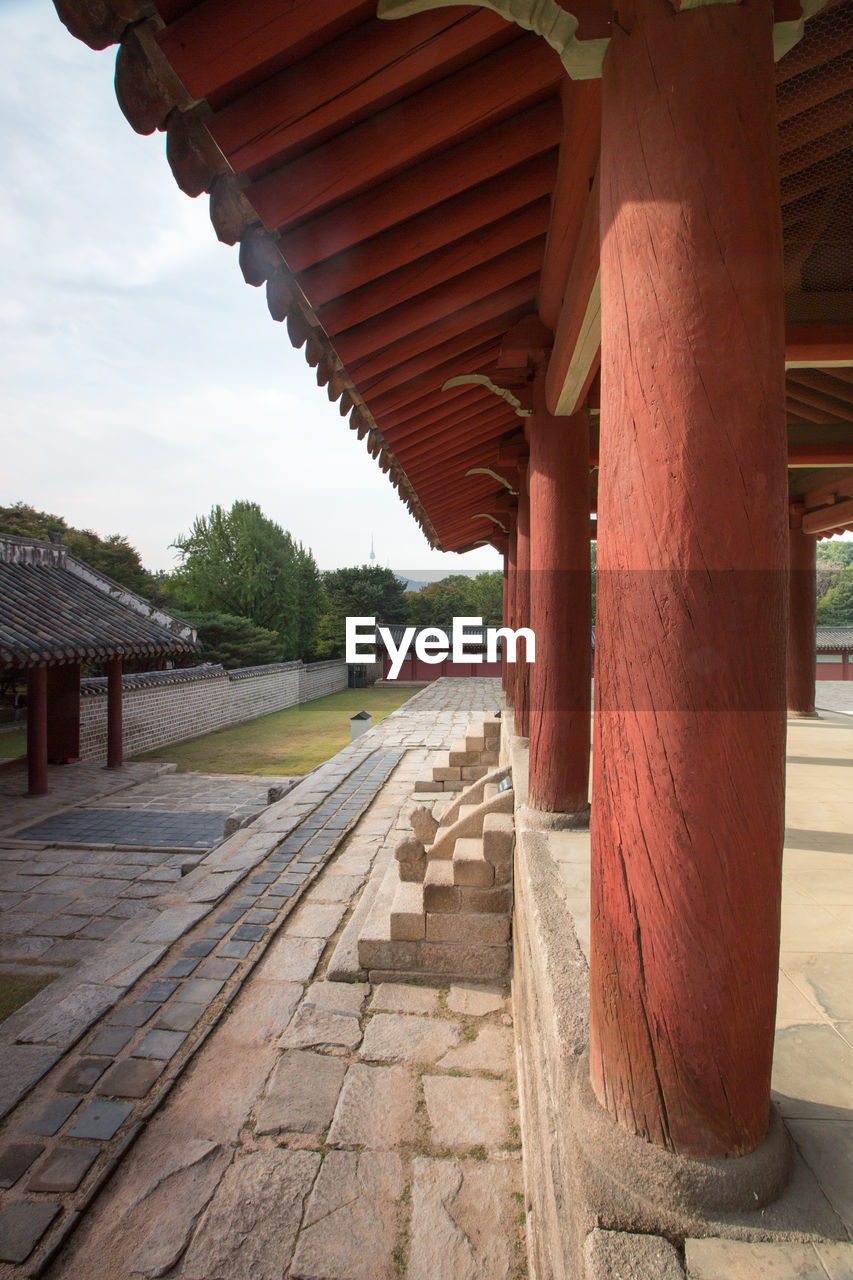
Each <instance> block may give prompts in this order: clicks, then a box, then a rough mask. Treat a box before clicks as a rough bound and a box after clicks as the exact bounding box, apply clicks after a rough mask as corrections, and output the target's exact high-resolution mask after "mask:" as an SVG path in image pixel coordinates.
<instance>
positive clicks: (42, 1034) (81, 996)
mask: <svg viewBox="0 0 853 1280" xmlns="http://www.w3.org/2000/svg"><path fill="white" fill-rule="evenodd" d="M120 994H121V993H120V992H119V990H118V989H117V988H116V987H113V986H106V985H102V984H100V983H91V984H89V983H81V984H80V985H79V986H77V987H75V988H74V990H73V991H71V992H70V993H69V994H68V995H67V996H65V997H64V998H63V999H62V1000H58V1001H57V1003H56V1004H55V1005H54V1006H53V1008H51V1009H48V1010H47V1011H46V1012H45V1013H44V1014H42V1016H41V1017H39V1018H36V1019H35V1021H34V1022H32V1023H31V1024H30V1025H29V1026H28V1027H27V1028H26V1030H25V1031H21V1032H20V1033H19V1034H18V1037H17V1039H18V1041H19V1042H23V1043H25V1044H55V1045H58V1046H59V1047H60V1048H69V1047H70V1046H71V1045H72V1044H74V1042H75V1041H76V1040H79V1038H80V1036H81V1035H82V1034H83V1032H84V1031H86V1030H87V1029H88V1028H89V1027H90V1026H91V1025H92V1023H93V1022H96V1021H97V1019H98V1018H99V1017H100V1016H101V1014H102V1013H106V1011H107V1009H109V1008H111V1007H112V1006H113V1005H114V1004H115V1002H116V1000H118V998H119V996H120Z"/></svg>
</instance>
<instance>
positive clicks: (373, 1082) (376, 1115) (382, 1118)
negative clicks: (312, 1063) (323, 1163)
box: [327, 1062, 417, 1151]
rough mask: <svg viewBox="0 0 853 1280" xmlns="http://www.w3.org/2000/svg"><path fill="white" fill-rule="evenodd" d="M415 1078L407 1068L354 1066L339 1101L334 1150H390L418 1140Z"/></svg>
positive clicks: (332, 1136)
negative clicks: (337, 1148) (351, 1148)
mask: <svg viewBox="0 0 853 1280" xmlns="http://www.w3.org/2000/svg"><path fill="white" fill-rule="evenodd" d="M416 1105H417V1097H416V1092H415V1081H414V1077H413V1076H412V1074H411V1073H410V1071H408V1070H407V1069H406V1068H405V1067H399V1066H398V1067H368V1066H366V1065H365V1064H364V1063H362V1062H358V1063H354V1064H353V1065H352V1066H351V1067H350V1069H349V1071H348V1072H347V1077H346V1080H345V1081H344V1087H343V1089H342V1090H341V1095H340V1097H339V1098H338V1105H337V1107H336V1109H335V1116H334V1119H333V1121H332V1127H331V1129H330V1130H329V1137H328V1140H327V1141H328V1145H329V1146H330V1147H367V1148H368V1150H370V1151H388V1150H390V1149H391V1148H392V1147H396V1146H399V1145H400V1143H402V1142H413V1141H415V1139H416V1138H417V1125H416V1122H415V1110H416Z"/></svg>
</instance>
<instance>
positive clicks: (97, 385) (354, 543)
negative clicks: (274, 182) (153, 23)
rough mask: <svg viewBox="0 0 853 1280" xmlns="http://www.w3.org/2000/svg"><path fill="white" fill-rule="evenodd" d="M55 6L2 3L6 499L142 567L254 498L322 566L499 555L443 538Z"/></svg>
mask: <svg viewBox="0 0 853 1280" xmlns="http://www.w3.org/2000/svg"><path fill="white" fill-rule="evenodd" d="M114 62H115V49H112V50H109V49H108V50H106V51H104V52H103V53H95V52H93V51H92V50H91V49H89V48H87V46H85V45H83V44H82V43H80V42H79V41H77V40H75V39H74V38H73V37H72V36H71V35H70V34H69V33H68V31H67V30H66V29H65V28H64V27H63V26H62V24H61V23H60V21H59V19H58V18H57V16H56V13H55V11H54V8H53V6H52V4H50V3H49V0H2V3H0V145H2V155H3V161H4V164H3V170H4V172H3V180H2V182H0V278H2V281H3V285H2V289H0V330H2V331H1V332H0V353H2V354H0V506H9V505H11V504H12V503H14V502H19V501H20V502H26V503H28V504H29V505H30V506H34V507H36V508H37V509H39V510H43V511H50V512H52V513H54V514H57V515H61V516H64V517H65V519H66V521H67V522H68V524H70V525H74V526H76V527H78V528H89V529H94V530H95V532H96V533H98V534H100V535H101V536H102V537H103V536H107V535H109V534H113V533H120V534H123V535H124V536H125V537H126V538H127V539H128V541H129V542H130V543H131V544H132V545H133V546H134V547H136V549H137V550H138V551H139V553H140V556H141V558H142V562H143V564H144V565H145V567H146V568H148V569H151V570H157V569H165V570H169V569H172V568H174V566H175V564H176V563H177V561H176V559H175V552H174V550H172V549H171V548H170V543H172V542H173V541H174V540H175V538H176V537H178V536H179V535H180V534H183V533H186V532H188V531H189V529H190V526H191V524H192V522H193V519H194V518H195V517H196V516H198V515H202V514H206V513H207V512H208V511H209V510H210V508H211V507H212V506H214V505H216V504H219V505H220V506H223V507H229V506H230V505H231V504H232V502H234V501H235V500H237V499H246V500H249V501H252V502H257V503H258V504H259V505H260V506H261V508H262V510H263V511H264V514H265V515H267V516H268V517H269V518H270V519H272V520H275V521H276V522H277V523H278V524H280V525H282V526H283V527H284V528H285V529H288V530H289V531H290V533H291V534H292V535H293V536H294V538H296V539H298V540H299V541H301V542H302V543H303V544H304V545H305V546H308V547H311V549H312V550H313V552H314V556H315V558H316V560H317V563H318V564H319V566H320V568H321V569H334V568H340V567H342V566H345V565H351V564H361V563H365V562H367V560H368V557H369V554H370V548H371V538H372V539H373V544H374V546H375V552H376V560H377V563H379V564H383V565H389V566H390V567H391V568H405V569H406V570H407V571H408V572H409V573H410V574H413V573H414V572H415V571H419V570H441V569H443V568H446V570H447V571H448V572H450V571H458V570H471V569H474V570H476V569H495V568H499V567H500V560H499V558H498V555H497V553H496V552H494V551H493V550H492V549H491V548H484V549H482V550H480V551H476V552H472V553H469V554H468V555H466V556H457V555H442V554H441V553H438V552H433V551H431V550H430V548H429V546H428V544H427V542H426V539H425V538H424V536H423V534H422V533H421V531H420V529H419V527H418V526H417V525H416V524H415V522H414V520H413V519H412V517H411V516H410V515H409V513H408V511H407V509H406V508H405V507H404V505H403V504H402V502H401V501H400V499H399V498H398V497H397V494H396V491H395V490H394V489H393V488H392V486H391V484H390V483H389V481H388V480H387V479H386V477H385V476H384V475H383V474H382V472H381V471H380V470H379V467H378V466H377V464H376V463H375V462H374V461H373V459H371V458H370V456H369V455H368V453H367V450H366V448H365V446H364V443H363V442H362V441H359V440H358V439H357V437H356V435H355V433H354V432H352V431H350V430H349V427H348V424H347V421H346V420H345V419H343V418H341V416H340V414H339V413H338V409H337V407H336V406H334V405H331V404H330V403H329V401H328V399H327V396H326V392H325V390H324V389H320V388H318V387H317V385H316V382H315V380H314V375H313V372H312V371H311V370H310V369H309V368H308V366H307V365H306V363H305V358H304V354H303V353H302V352H301V351H300V352H297V351H294V350H293V348H292V347H291V345H290V342H289V340H288V337H287V334H286V332H285V330H284V327H283V326H282V325H279V324H276V323H275V322H274V321H273V320H272V319H271V318H270V315H269V312H268V311H267V307H266V300H265V296H264V291H263V289H253V288H251V287H250V286H248V285H247V284H245V283H244V281H243V277H242V275H241V274H240V269H239V266H238V262H237V248H236V247H235V248H230V247H228V246H225V245H221V244H219V242H218V241H217V239H216V235H215V233H214V231H213V228H212V227H211V225H210V219H209V215H208V203H207V198H206V197H205V196H202V197H200V198H199V199H198V200H191V199H189V198H188V197H187V196H185V195H184V194H183V193H182V192H181V191H179V190H178V187H177V186H176V184H175V181H174V179H173V177H172V174H171V170H170V169H169V166H168V163H167V161H166V154H165V150H166V148H165V134H161V133H156V134H154V135H152V136H151V137H140V136H139V135H137V134H136V133H134V132H133V130H132V129H131V127H130V125H129V124H128V123H127V122H126V120H125V119H124V117H123V116H122V114H121V111H120V110H119V107H118V104H117V102H116V99H115V93H114V90H113V84H112V79H113V71H114Z"/></svg>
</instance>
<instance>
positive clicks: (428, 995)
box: [368, 982, 438, 1013]
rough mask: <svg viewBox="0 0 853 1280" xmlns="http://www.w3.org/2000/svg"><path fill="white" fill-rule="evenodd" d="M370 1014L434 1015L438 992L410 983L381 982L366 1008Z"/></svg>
mask: <svg viewBox="0 0 853 1280" xmlns="http://www.w3.org/2000/svg"><path fill="white" fill-rule="evenodd" d="M368 1007H369V1009H370V1012H371V1013H375V1012H377V1011H379V1010H382V1011H384V1012H386V1013H435V1011H436V1009H437V1008H438V992H437V991H434V990H433V989H432V988H431V987H416V986H413V985H412V984H410V983H399V982H383V983H380V985H379V986H378V987H377V988H376V990H375V991H374V993H373V998H372V999H371V1001H370V1005H369V1006H368Z"/></svg>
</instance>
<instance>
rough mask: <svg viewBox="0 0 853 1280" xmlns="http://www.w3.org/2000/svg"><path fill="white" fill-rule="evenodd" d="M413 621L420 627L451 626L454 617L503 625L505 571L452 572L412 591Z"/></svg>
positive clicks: (488, 624) (493, 625)
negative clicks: (420, 588)
mask: <svg viewBox="0 0 853 1280" xmlns="http://www.w3.org/2000/svg"><path fill="white" fill-rule="evenodd" d="M408 600H409V607H410V609H411V612H412V622H413V623H414V624H415V626H418V627H442V628H445V629H447V628H449V627H451V626H452V625H453V619H454V618H482V619H483V626H486V627H499V626H500V625H501V618H502V614H503V574H502V573H501V572H500V570H498V569H495V570H491V571H489V572H486V573H478V574H477V576H476V577H474V578H469V577H468V576H467V574H450V575H449V576H448V577H446V578H442V579H441V580H440V581H439V582H433V583H430V585H429V586H428V587H424V588H423V590H422V591H417V592H415V591H410V592H409V593H408Z"/></svg>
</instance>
